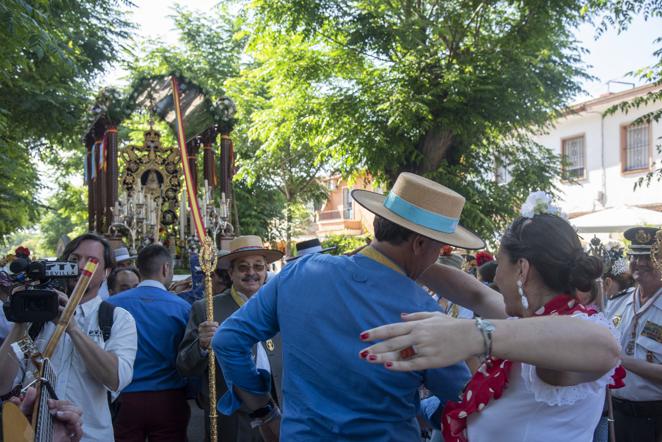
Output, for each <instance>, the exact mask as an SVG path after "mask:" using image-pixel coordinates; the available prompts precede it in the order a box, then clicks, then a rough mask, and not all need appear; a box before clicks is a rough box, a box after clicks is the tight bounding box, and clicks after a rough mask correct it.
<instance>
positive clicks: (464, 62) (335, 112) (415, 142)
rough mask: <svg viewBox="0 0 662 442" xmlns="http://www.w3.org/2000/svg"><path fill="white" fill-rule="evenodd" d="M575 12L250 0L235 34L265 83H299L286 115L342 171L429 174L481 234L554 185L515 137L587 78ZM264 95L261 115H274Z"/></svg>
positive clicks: (538, 150)
mask: <svg viewBox="0 0 662 442" xmlns="http://www.w3.org/2000/svg"><path fill="white" fill-rule="evenodd" d="M581 6H582V4H581V2H578V1H567V0H562V1H555V2H549V1H536V0H529V1H522V2H496V3H495V2H484V1H475V0H451V1H444V2H436V1H417V2H412V1H407V0H403V1H385V0H375V1H369V2H368V1H336V0H296V1H295V0H269V1H267V0H257V1H254V2H253V3H252V10H251V12H250V14H249V15H250V17H251V18H252V20H250V21H249V22H247V25H246V26H247V27H248V30H247V31H246V32H247V33H248V34H249V35H250V40H249V47H250V48H252V50H253V52H252V53H251V54H252V55H253V57H255V58H256V59H258V60H259V56H260V55H263V56H264V57H265V58H267V57H269V56H271V58H269V59H268V64H269V71H268V75H269V78H281V79H285V80H286V84H287V85H288V86H290V84H291V83H296V82H297V81H301V82H302V83H304V84H306V85H307V86H309V87H311V89H312V92H311V93H312V97H307V99H306V100H305V101H302V102H300V103H299V104H298V107H297V108H295V109H297V110H298V109H300V108H303V109H304V110H305V109H306V107H309V108H310V107H311V106H315V107H314V112H310V110H308V111H307V112H304V113H305V115H306V116H307V118H306V123H307V124H309V125H313V126H315V125H316V126H319V127H323V128H324V135H325V137H326V138H328V139H329V140H331V144H332V149H333V155H334V158H335V160H336V161H337V162H338V164H339V166H340V167H341V169H342V171H343V172H344V173H345V174H349V173H351V172H353V171H355V170H357V169H361V168H365V169H367V170H368V171H370V172H371V173H372V174H374V175H376V176H377V177H378V178H379V179H381V180H383V181H385V182H386V183H392V182H393V180H394V179H395V178H396V177H397V175H398V174H399V173H400V172H402V171H413V172H415V173H420V174H425V175H427V176H430V177H431V178H433V179H435V180H437V181H439V182H441V183H443V184H447V185H449V186H450V187H452V188H454V189H455V190H457V191H458V192H460V193H462V194H463V195H465V196H466V197H467V200H468V204H467V215H466V217H465V218H463V222H464V223H465V224H466V225H468V227H469V228H473V229H475V230H477V231H478V232H479V233H481V234H482V235H485V236H487V237H492V235H493V234H494V233H495V232H496V231H498V230H500V229H501V228H503V226H504V223H505V222H506V221H507V220H509V219H511V218H512V216H514V215H515V213H516V212H515V209H516V207H518V206H519V204H520V203H521V202H522V200H523V198H524V197H525V196H526V195H527V194H528V191H529V190H532V189H543V190H550V189H553V182H554V179H555V178H556V177H557V176H558V172H559V162H558V158H556V157H555V156H554V155H553V154H551V152H549V151H547V150H546V149H544V148H542V147H541V146H536V145H535V144H533V143H532V142H530V141H528V140H527V139H526V136H525V135H524V134H525V133H527V132H529V131H531V130H532V128H533V127H536V126H540V125H544V124H545V123H547V122H548V121H549V119H550V117H551V116H552V115H553V114H554V112H555V111H556V110H559V109H560V108H562V107H563V106H564V105H565V104H566V103H567V102H568V101H569V100H570V99H571V98H572V97H573V96H575V95H576V94H577V93H578V92H579V90H580V87H579V85H578V80H579V79H581V78H584V77H586V74H585V73H584V71H583V66H582V63H581V51H580V49H578V47H577V45H576V41H575V40H574V38H573V36H572V33H573V32H574V30H575V28H576V26H577V25H578V24H579V23H580V22H581V21H582V16H581V13H580V12H581V11H580V10H581ZM297 46H304V47H307V51H305V52H302V53H298V52H296V51H293V50H292V48H295V47H297ZM290 54H293V55H292V56H288V55H290ZM261 78H262V77H261ZM287 80H289V81H287ZM293 95H294V96H296V91H295V92H294V93H293ZM266 99H268V100H269V103H268V104H267V105H266V106H267V108H269V107H270V106H271V107H277V106H280V105H281V103H279V102H278V97H277V96H272V97H271V98H269V97H266ZM285 109H288V110H289V112H290V114H292V115H301V114H297V112H296V110H295V109H292V107H291V105H290V103H287V104H286V105H285V106H284V110H285ZM271 112H272V113H274V114H275V113H276V112H275V111H273V110H272V111H271ZM278 122H279V120H278V118H272V123H271V125H270V126H267V125H265V127H268V128H270V129H271V130H272V131H271V132H269V136H271V137H278V136H280V134H279V133H278V131H277V130H276V128H277V125H278ZM274 132H275V133H274ZM495 161H502V162H505V163H506V164H509V167H510V172H511V175H512V178H513V179H512V180H511V181H510V182H509V183H508V184H507V185H502V186H498V185H496V183H495V182H494V171H495Z"/></svg>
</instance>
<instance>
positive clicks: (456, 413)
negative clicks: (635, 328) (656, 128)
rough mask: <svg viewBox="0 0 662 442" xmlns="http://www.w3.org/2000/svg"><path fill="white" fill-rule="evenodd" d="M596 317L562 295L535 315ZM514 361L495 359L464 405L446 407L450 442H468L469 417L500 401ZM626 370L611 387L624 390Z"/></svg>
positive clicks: (620, 370)
mask: <svg viewBox="0 0 662 442" xmlns="http://www.w3.org/2000/svg"><path fill="white" fill-rule="evenodd" d="M574 313H585V314H587V315H588V316H592V315H594V314H596V313H597V312H596V310H594V309H592V308H589V307H585V306H583V305H582V304H580V303H578V302H577V301H576V300H575V299H574V298H573V297H571V296H569V295H558V296H556V297H555V298H554V299H552V300H551V301H549V302H548V303H547V304H545V305H544V306H543V307H541V308H540V309H538V311H537V312H536V313H535V314H534V316H548V315H572V314H574ZM512 365H513V363H512V361H509V360H506V359H497V358H494V357H491V358H490V359H489V360H486V361H485V362H483V364H482V365H481V366H480V368H479V369H478V371H476V373H475V374H474V375H473V377H472V378H471V380H470V381H469V383H468V384H467V386H466V388H465V389H464V392H463V393H462V395H461V397H460V402H452V401H449V402H447V403H446V405H445V406H444V411H443V417H442V421H441V429H442V433H443V436H444V441H446V442H467V430H466V429H467V417H468V416H469V415H470V414H472V413H476V412H478V411H481V410H482V409H483V408H485V406H486V405H487V404H488V403H489V402H490V401H491V400H492V399H499V398H500V397H501V396H502V395H503V391H504V390H505V389H506V387H507V386H508V378H509V376H510V370H511V368H512ZM624 377H625V370H624V369H623V367H622V366H619V367H618V368H617V369H616V371H615V373H614V375H613V376H612V379H613V382H612V384H610V385H609V388H621V387H623V385H624V384H623V378H624Z"/></svg>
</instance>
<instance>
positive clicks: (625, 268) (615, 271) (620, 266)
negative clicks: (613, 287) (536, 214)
mask: <svg viewBox="0 0 662 442" xmlns="http://www.w3.org/2000/svg"><path fill="white" fill-rule="evenodd" d="M629 271H630V263H629V262H628V260H627V259H625V258H619V259H617V260H616V261H614V263H613V264H612V265H611V274H612V275H614V276H618V275H622V274H623V273H625V272H629Z"/></svg>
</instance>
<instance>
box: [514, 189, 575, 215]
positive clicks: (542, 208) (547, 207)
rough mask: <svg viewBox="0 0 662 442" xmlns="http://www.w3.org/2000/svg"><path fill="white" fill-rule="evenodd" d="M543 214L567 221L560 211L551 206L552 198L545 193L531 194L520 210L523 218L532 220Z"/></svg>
mask: <svg viewBox="0 0 662 442" xmlns="http://www.w3.org/2000/svg"><path fill="white" fill-rule="evenodd" d="M543 213H546V214H549V215H556V216H560V217H561V218H563V219H567V217H566V215H565V214H564V213H562V212H561V209H560V208H558V207H557V206H553V205H552V197H551V196H550V195H548V194H547V193H545V192H542V191H537V192H531V193H530V194H529V196H528V197H527V198H526V201H525V202H524V204H523V205H522V208H521V209H520V214H521V215H522V216H523V217H525V218H533V217H534V216H535V215H541V214H543Z"/></svg>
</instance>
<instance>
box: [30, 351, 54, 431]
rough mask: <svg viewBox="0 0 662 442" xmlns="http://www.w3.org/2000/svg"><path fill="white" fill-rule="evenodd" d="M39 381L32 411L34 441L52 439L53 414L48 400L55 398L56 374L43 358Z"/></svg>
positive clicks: (48, 362)
mask: <svg viewBox="0 0 662 442" xmlns="http://www.w3.org/2000/svg"><path fill="white" fill-rule="evenodd" d="M39 376H40V378H41V382H39V383H38V385H37V400H36V401H35V409H34V412H33V413H32V427H33V428H34V432H35V437H34V440H35V442H51V441H52V440H53V416H51V413H50V411H49V409H48V400H49V399H57V396H56V395H55V390H54V389H55V381H56V376H55V372H54V371H53V368H52V367H51V364H50V361H49V360H48V359H44V360H43V362H42V365H41V369H40V370H39Z"/></svg>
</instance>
